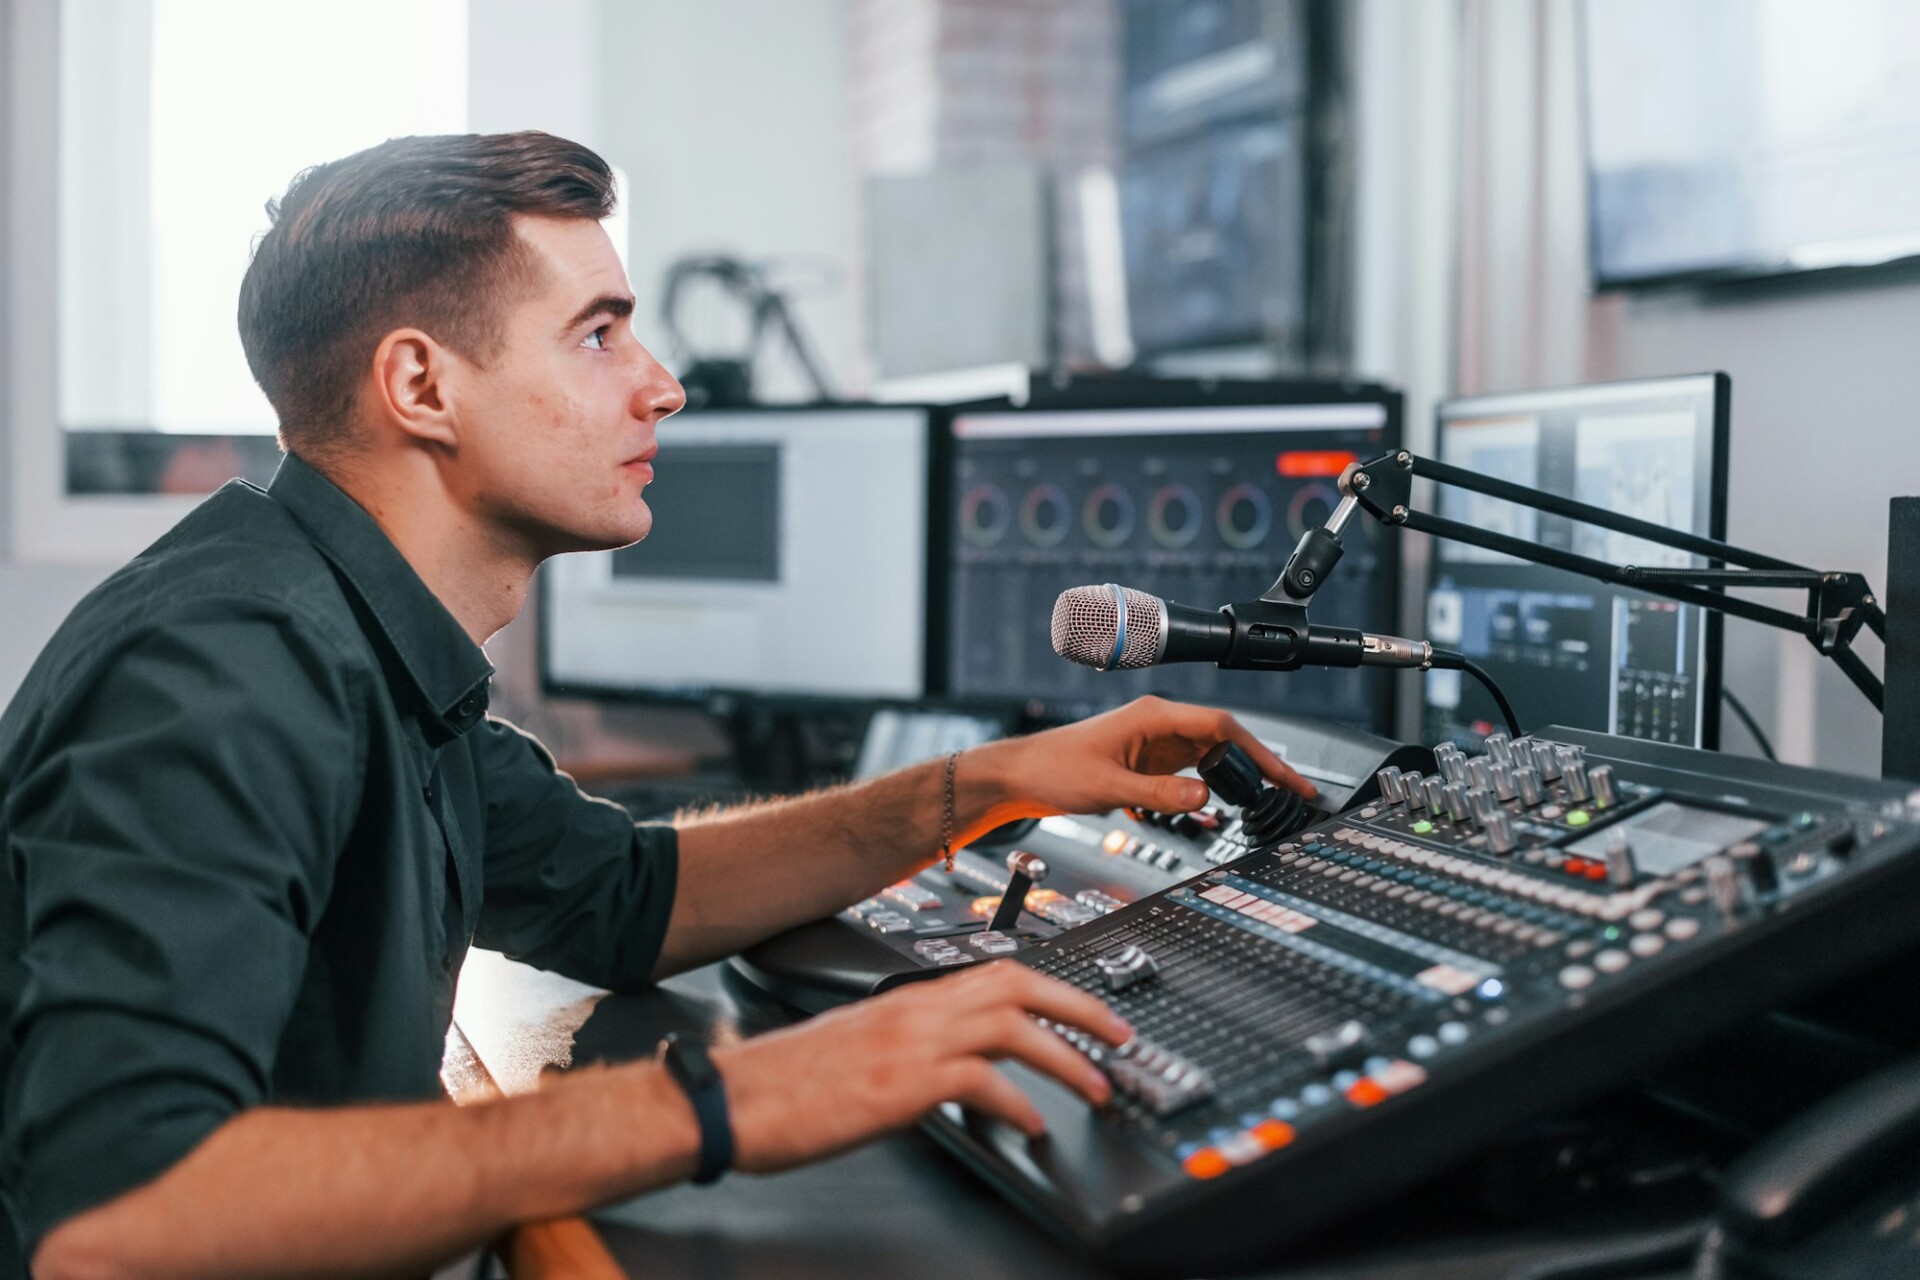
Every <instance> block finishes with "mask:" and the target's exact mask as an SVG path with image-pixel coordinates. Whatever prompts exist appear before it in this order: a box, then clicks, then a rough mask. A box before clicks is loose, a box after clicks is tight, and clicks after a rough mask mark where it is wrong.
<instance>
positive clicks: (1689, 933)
mask: <svg viewBox="0 0 1920 1280" xmlns="http://www.w3.org/2000/svg"><path fill="white" fill-rule="evenodd" d="M1699 934H1700V922H1699V921H1698V920H1695V919H1692V918H1690V917H1688V916H1681V917H1679V918H1678V919H1675V920H1669V921H1667V936H1668V937H1669V938H1672V939H1673V940H1674V941H1675V942H1685V941H1687V939H1689V938H1695V937H1698V936H1699Z"/></svg>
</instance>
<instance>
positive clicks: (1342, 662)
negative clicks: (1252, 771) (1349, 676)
mask: <svg viewBox="0 0 1920 1280" xmlns="http://www.w3.org/2000/svg"><path fill="white" fill-rule="evenodd" d="M1053 651H1054V652H1055V653H1057V654H1059V655H1060V656H1061V657H1063V658H1065V659H1066V660H1067V661H1069V662H1077V663H1079V664H1080V665H1082V666H1085V667H1095V668H1098V669H1099V670H1101V671H1113V670H1121V671H1131V670H1133V669H1135V668H1137V667H1150V666H1155V665H1157V664H1159V663H1163V662H1211V663H1214V664H1215V665H1217V666H1220V667H1224V668H1226V669H1228V670H1248V671H1294V670H1298V669H1299V668H1300V667H1303V666H1315V667H1417V668H1419V669H1420V670H1423V671H1424V670H1426V669H1428V668H1430V667H1458V666H1459V665H1460V663H1461V661H1462V660H1463V659H1461V657H1460V655H1459V654H1456V653H1453V652H1451V651H1450V650H1446V649H1436V648H1434V647H1433V646H1432V645H1431V644H1429V643H1427V642H1426V641H1425V640H1408V639H1405V638H1403V637H1401V636H1383V635H1375V634H1373V633H1372V632H1370V631H1355V630H1352V629H1350V628H1348V627H1322V626H1316V625H1314V624H1313V623H1310V622H1308V621H1307V611H1306V610H1305V609H1304V608H1303V607H1301V606H1300V605H1297V604H1280V603H1276V602H1274V601H1271V600H1251V601H1246V602H1244V603H1241V604H1230V605H1225V606H1222V607H1221V608H1219V609H1196V608H1194V607H1193V606H1191V605H1184V604H1175V603H1172V602H1170V601H1166V600H1162V599H1161V598H1160V597H1159V596H1150V595H1148V594H1147V593H1146V592H1144V591H1136V590H1135V589H1134V588H1132V587H1122V586H1118V585H1116V584H1114V583H1111V582H1109V583H1106V584H1105V585H1103V586H1086V587H1071V588H1069V589H1068V590H1066V591H1063V592H1061V593H1060V598H1059V599H1058V600H1056V601H1054V604H1053Z"/></svg>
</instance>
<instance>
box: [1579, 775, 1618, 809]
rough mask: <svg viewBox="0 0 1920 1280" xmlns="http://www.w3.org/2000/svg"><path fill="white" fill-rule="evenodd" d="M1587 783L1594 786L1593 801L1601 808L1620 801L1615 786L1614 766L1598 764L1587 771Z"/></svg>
mask: <svg viewBox="0 0 1920 1280" xmlns="http://www.w3.org/2000/svg"><path fill="white" fill-rule="evenodd" d="M1587 785H1588V786H1590V787H1592V788H1593V802H1594V803H1595V804H1597V805H1599V806H1600V807H1601V808H1603V809H1606V808H1611V807H1612V806H1613V805H1616V804H1618V803H1619V802H1620V797H1619V795H1618V793H1617V792H1616V791H1615V790H1614V786H1613V766H1612V765H1610V764H1597V765H1595V766H1593V768H1592V769H1591V770H1589V771H1588V773H1587Z"/></svg>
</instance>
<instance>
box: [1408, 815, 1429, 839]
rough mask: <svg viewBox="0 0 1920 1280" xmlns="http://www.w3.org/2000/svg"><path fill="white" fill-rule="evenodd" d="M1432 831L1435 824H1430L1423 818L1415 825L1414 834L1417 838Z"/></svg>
mask: <svg viewBox="0 0 1920 1280" xmlns="http://www.w3.org/2000/svg"><path fill="white" fill-rule="evenodd" d="M1432 830H1433V824H1432V823H1431V822H1428V821H1427V820H1426V819H1425V818H1422V819H1420V821H1418V822H1416V823H1414V824H1413V834H1415V835H1417V836H1424V835H1426V834H1427V833H1428V832H1429V831H1432Z"/></svg>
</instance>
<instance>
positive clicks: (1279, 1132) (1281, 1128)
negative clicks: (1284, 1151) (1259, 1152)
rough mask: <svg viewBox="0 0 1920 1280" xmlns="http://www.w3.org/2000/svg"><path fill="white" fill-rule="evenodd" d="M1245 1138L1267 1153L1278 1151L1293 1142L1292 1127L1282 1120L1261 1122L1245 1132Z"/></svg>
mask: <svg viewBox="0 0 1920 1280" xmlns="http://www.w3.org/2000/svg"><path fill="white" fill-rule="evenodd" d="M1247 1136H1248V1137H1250V1138H1252V1139H1253V1140H1254V1141H1255V1142H1257V1143H1259V1144H1260V1145H1261V1146H1263V1147H1265V1148H1266V1149H1267V1150H1269V1151H1278V1150H1279V1149H1280V1148H1282V1147H1284V1146H1286V1145H1287V1144H1288V1143H1289V1142H1292V1141H1293V1126H1292V1125H1290V1124H1288V1123H1286V1122H1285V1121H1284V1120H1262V1121H1261V1122H1260V1123H1259V1124H1257V1125H1255V1126H1253V1128H1251V1129H1249V1130H1247Z"/></svg>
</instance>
